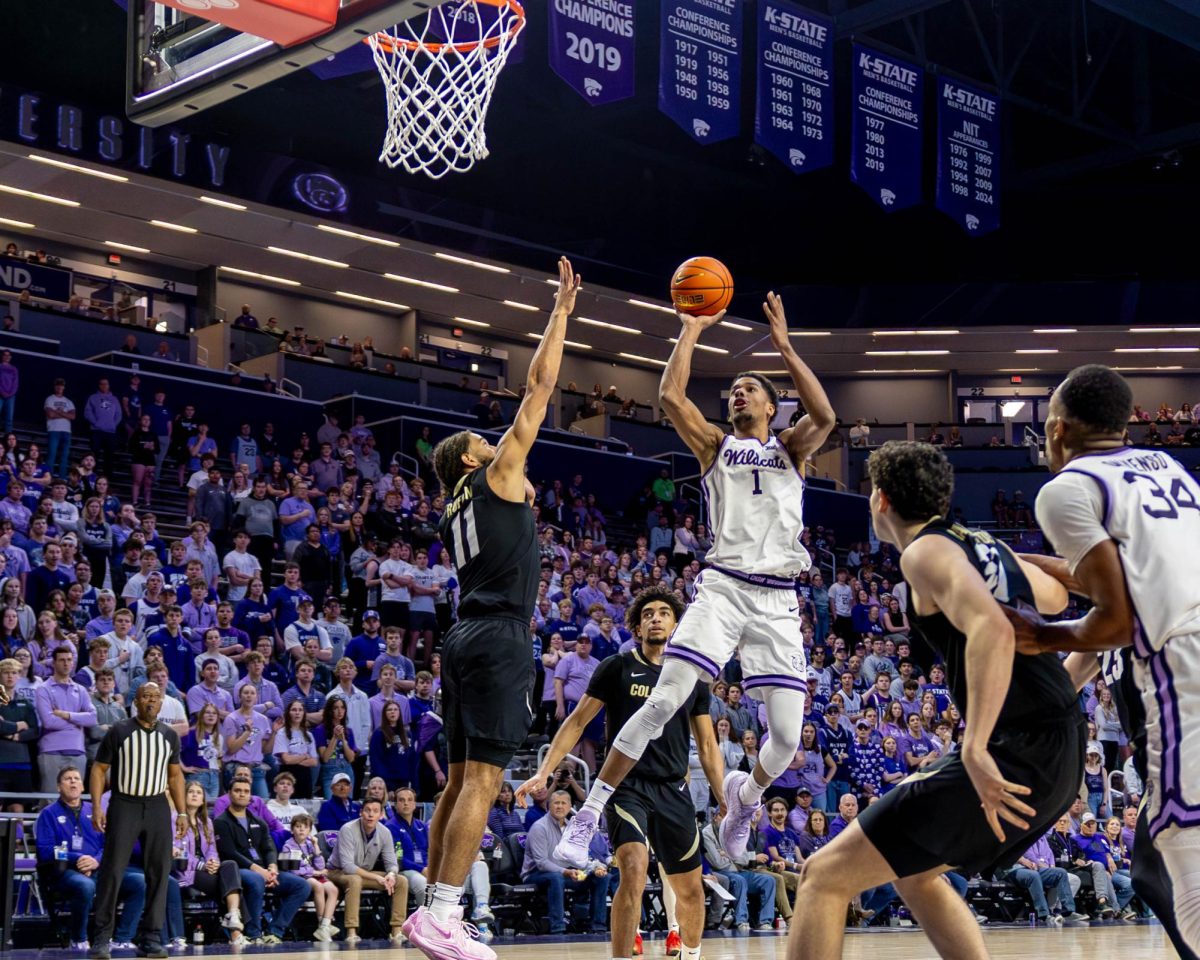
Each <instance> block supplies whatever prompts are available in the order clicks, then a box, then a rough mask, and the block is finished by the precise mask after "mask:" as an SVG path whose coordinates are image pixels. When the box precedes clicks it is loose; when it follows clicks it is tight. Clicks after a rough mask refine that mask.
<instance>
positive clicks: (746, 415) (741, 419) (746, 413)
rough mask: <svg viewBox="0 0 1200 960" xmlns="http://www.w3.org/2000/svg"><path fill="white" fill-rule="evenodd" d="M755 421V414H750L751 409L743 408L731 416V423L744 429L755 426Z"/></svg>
mask: <svg viewBox="0 0 1200 960" xmlns="http://www.w3.org/2000/svg"><path fill="white" fill-rule="evenodd" d="M754 421H755V417H754V414H753V413H751V412H750V408H749V407H742V408H741V409H740V410H734V411H733V412H732V413H731V414H730V415H729V422H730V423H732V424H733V425H734V426H735V427H741V428H743V429H745V428H746V427H750V426H753V425H754Z"/></svg>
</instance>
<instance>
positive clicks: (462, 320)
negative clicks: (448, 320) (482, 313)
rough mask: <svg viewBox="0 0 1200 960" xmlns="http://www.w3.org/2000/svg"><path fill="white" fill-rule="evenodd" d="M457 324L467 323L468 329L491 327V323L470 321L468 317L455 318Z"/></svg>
mask: <svg viewBox="0 0 1200 960" xmlns="http://www.w3.org/2000/svg"><path fill="white" fill-rule="evenodd" d="M454 322H455V323H465V324H466V325H467V326H468V327H490V326H491V324H490V323H484V322H483V321H482V320H469V319H467V318H466V317H455V318H454Z"/></svg>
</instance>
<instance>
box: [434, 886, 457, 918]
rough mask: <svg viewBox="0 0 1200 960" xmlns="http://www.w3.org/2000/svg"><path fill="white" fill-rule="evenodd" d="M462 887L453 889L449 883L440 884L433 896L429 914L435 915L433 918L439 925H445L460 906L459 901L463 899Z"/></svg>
mask: <svg viewBox="0 0 1200 960" xmlns="http://www.w3.org/2000/svg"><path fill="white" fill-rule="evenodd" d="M462 892H463V888H462V887H452V886H451V885H450V884H448V883H439V884H438V885H437V891H436V892H435V893H434V895H433V903H431V904H430V905H429V912H430V913H432V914H433V918H434V919H435V920H437V921H438V922H439V923H445V922H446V921H447V920H449V919H450V914H451V913H453V912H454V909H455V907H457V906H458V901H459V900H460V899H461V898H462Z"/></svg>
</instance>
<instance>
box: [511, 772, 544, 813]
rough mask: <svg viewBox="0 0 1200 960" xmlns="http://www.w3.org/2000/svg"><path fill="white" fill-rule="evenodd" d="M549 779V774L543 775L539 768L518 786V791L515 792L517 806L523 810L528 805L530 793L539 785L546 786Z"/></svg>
mask: <svg viewBox="0 0 1200 960" xmlns="http://www.w3.org/2000/svg"><path fill="white" fill-rule="evenodd" d="M549 780H550V778H549V777H548V776H543V775H542V772H541V771H540V770H539V771H538V772H537V773H535V774H534V775H533V776H532V777H530V778H529V779H528V780H526V781H525V782H524V783H523V784H521V785H520V786H519V787H517V790H516V792H515V793H514V794H513V800H515V801H516V804H517V806H518V807H520V808H521V809H522V810H524V809H525V808H526V807H528V806H529V795H530V793H532V792H533V791H534V790H536V789H537V788H538V787H544V786H546V784H547V782H548V781H549Z"/></svg>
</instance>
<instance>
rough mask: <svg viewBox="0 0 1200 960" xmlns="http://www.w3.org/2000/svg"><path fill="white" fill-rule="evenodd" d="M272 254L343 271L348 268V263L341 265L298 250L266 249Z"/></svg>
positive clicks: (285, 248) (336, 261) (284, 248)
mask: <svg viewBox="0 0 1200 960" xmlns="http://www.w3.org/2000/svg"><path fill="white" fill-rule="evenodd" d="M267 249H268V250H270V251H271V252H272V253H278V254H281V255H282V256H285V257H295V258H296V259H297V260H308V261H309V262H311V263H321V264H324V265H325V266H327V267H341V268H343V269H345V268H347V267H349V266H350V264H348V263H342V261H341V260H329V259H326V258H325V257H317V256H314V255H313V254H311V253H301V252H300V251H299V250H289V249H287V247H267Z"/></svg>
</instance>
